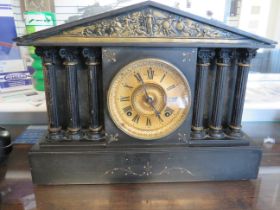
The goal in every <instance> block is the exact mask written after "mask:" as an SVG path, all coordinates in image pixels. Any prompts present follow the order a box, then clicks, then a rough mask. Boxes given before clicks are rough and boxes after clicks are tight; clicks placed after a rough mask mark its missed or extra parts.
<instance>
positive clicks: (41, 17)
mask: <svg viewBox="0 0 280 210" xmlns="http://www.w3.org/2000/svg"><path fill="white" fill-rule="evenodd" d="M24 19H25V26H26V31H27V33H28V34H31V33H34V32H36V31H39V30H42V29H46V28H49V27H51V26H55V25H56V18H55V14H54V13H52V12H24ZM34 50H35V48H34V47H29V48H28V51H29V53H30V56H31V57H32V58H33V59H34V61H33V63H32V67H33V69H34V70H35V71H34V74H33V75H32V77H33V85H34V87H35V89H36V90H40V91H43V90H44V89H45V88H44V73H43V66H42V60H41V58H40V57H39V56H37V55H36V54H35V52H34Z"/></svg>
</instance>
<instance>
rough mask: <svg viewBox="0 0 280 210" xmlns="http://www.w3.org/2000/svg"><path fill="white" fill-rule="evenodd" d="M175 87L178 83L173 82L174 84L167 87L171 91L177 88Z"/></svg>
mask: <svg viewBox="0 0 280 210" xmlns="http://www.w3.org/2000/svg"><path fill="white" fill-rule="evenodd" d="M175 87H176V85H174V84H173V85H170V86H169V87H168V88H166V90H168V91H169V90H172V89H173V88H175Z"/></svg>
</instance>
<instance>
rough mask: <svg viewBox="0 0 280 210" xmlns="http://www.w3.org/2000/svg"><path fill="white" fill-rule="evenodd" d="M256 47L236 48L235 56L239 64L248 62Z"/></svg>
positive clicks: (255, 51)
mask: <svg viewBox="0 0 280 210" xmlns="http://www.w3.org/2000/svg"><path fill="white" fill-rule="evenodd" d="M256 54H257V49H247V48H246V49H238V50H237V58H238V63H239V64H241V65H242V64H243V65H244V64H250V62H251V60H252V59H253V58H254V57H255V56H256Z"/></svg>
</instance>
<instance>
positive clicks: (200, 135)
mask: <svg viewBox="0 0 280 210" xmlns="http://www.w3.org/2000/svg"><path fill="white" fill-rule="evenodd" d="M205 135H206V133H205V130H204V129H203V130H199V131H198V130H192V132H191V138H192V139H203V138H204V137H205Z"/></svg>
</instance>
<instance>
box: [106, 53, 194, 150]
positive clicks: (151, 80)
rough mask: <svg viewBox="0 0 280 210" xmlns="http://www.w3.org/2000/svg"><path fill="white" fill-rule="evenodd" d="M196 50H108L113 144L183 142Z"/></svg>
mask: <svg viewBox="0 0 280 210" xmlns="http://www.w3.org/2000/svg"><path fill="white" fill-rule="evenodd" d="M195 67H196V49H193V48H176V49H175V48H149V47H138V48H136V47H133V48H131V47H104V48H102V68H103V89H104V91H103V93H104V96H103V98H104V107H105V108H104V112H105V113H104V124H105V132H106V141H107V142H108V143H109V145H115V146H116V145H123V144H140V145H143V144H166V143H168V144H181V143H184V142H182V141H180V136H182V135H183V136H185V137H189V135H190V130H191V129H190V127H191V117H192V115H191V109H192V101H193V92H194V91H193V88H194V77H195Z"/></svg>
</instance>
